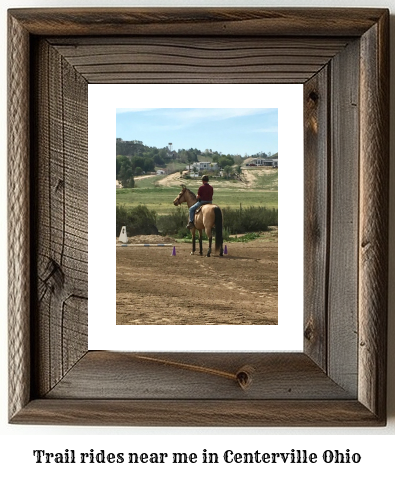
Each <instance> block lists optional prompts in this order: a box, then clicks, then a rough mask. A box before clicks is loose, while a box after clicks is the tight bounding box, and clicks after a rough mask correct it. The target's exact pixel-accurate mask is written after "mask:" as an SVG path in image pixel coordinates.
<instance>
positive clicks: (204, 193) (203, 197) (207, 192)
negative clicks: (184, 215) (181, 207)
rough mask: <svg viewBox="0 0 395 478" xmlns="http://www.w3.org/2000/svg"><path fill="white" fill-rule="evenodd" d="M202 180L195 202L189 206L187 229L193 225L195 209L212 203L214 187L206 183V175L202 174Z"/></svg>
mask: <svg viewBox="0 0 395 478" xmlns="http://www.w3.org/2000/svg"><path fill="white" fill-rule="evenodd" d="M202 182H203V184H202V185H201V186H200V188H199V190H198V193H197V196H196V201H197V202H196V203H195V204H194V205H193V206H191V207H190V208H189V223H188V225H187V228H188V229H192V228H193V227H194V224H193V220H194V218H195V211H196V209H197V208H198V207H200V206H202V205H203V204H212V202H213V194H214V189H213V187H212V186H210V184H209V183H208V176H207V175H204V176H203V177H202Z"/></svg>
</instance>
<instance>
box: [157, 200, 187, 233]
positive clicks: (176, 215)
mask: <svg viewBox="0 0 395 478" xmlns="http://www.w3.org/2000/svg"><path fill="white" fill-rule="evenodd" d="M187 223H188V210H187V209H185V208H181V207H178V208H177V209H175V211H174V212H172V213H171V214H167V215H165V216H159V218H158V221H157V224H158V229H159V230H160V231H161V233H162V234H164V235H166V236H167V235H178V236H179V237H185V236H187V235H188V229H186V225H187Z"/></svg>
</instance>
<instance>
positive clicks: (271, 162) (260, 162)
mask: <svg viewBox="0 0 395 478" xmlns="http://www.w3.org/2000/svg"><path fill="white" fill-rule="evenodd" d="M249 165H250V166H271V167H272V168H278V159H268V158H253V159H251V160H250V162H249Z"/></svg>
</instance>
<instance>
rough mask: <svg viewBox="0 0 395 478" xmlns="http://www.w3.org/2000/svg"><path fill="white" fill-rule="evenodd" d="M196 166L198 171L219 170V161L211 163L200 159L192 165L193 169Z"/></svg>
mask: <svg viewBox="0 0 395 478" xmlns="http://www.w3.org/2000/svg"><path fill="white" fill-rule="evenodd" d="M194 168H196V169H197V170H198V171H218V170H219V166H218V163H210V162H208V161H199V162H197V163H193V164H192V165H191V169H194Z"/></svg>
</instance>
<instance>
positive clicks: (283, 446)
mask: <svg viewBox="0 0 395 478" xmlns="http://www.w3.org/2000/svg"><path fill="white" fill-rule="evenodd" d="M186 3H187V2H184V1H181V0H173V1H171V0H167V1H159V0H158V1H156V2H155V1H147V2H144V1H138V0H134V1H128V2H126V1H104V0H91V1H85V2H77V1H68V2H67V1H64V2H62V1H61V0H53V1H45V0H41V1H40V0H38V1H28V0H20V1H17V0H3V2H2V4H1V7H0V9H1V17H0V35H1V37H0V45H1V47H0V70H1V72H0V73H1V75H0V95H1V96H0V103H1V110H0V115H1V116H0V225H1V227H0V285H1V287H0V380H1V383H0V435H1V437H2V438H1V441H0V443H1V448H0V472H1V475H2V476H4V477H7V476H15V475H17V476H19V473H25V474H27V473H29V474H31V476H38V474H40V476H54V474H55V473H56V475H57V476H69V475H70V474H71V473H74V474H76V476H83V474H86V473H94V474H95V476H107V474H109V473H111V474H116V476H117V477H123V476H125V477H126V476H128V477H129V476H150V475H151V474H152V475H153V474H156V475H159V474H160V475H164V476H168V475H169V476H170V475H171V476H178V475H179V476H185V475H187V476H201V475H202V473H205V474H207V475H209V476H213V475H214V473H215V474H216V475H218V474H225V473H226V474H227V475H229V474H230V475H231V476H233V475H236V474H238V475H240V472H241V473H246V472H247V473H249V475H250V476H264V475H265V474H266V473H269V474H270V475H271V476H273V474H277V473H278V474H280V473H284V472H285V473H289V472H291V473H292V476H303V477H306V476H316V475H317V474H320V475H321V476H332V475H333V474H334V473H337V474H338V475H340V476H345V475H346V473H347V474H349V473H358V472H359V473H362V475H363V476H364V475H365V474H366V475H368V474H369V475H370V476H371V475H372V474H373V473H377V472H378V471H380V470H386V474H389V475H390V474H391V473H393V469H394V463H393V459H392V456H393V454H394V453H393V450H394V445H395V439H394V434H395V390H394V388H395V383H394V372H395V352H394V345H393V344H394V343H395V340H394V339H395V327H394V319H395V317H394V316H395V302H394V293H393V292H392V293H391V291H393V290H394V272H395V263H394V250H392V251H391V252H390V258H389V261H390V294H389V295H390V299H389V300H390V302H389V381H388V412H389V420H388V426H387V427H385V428H379V429H377V428H373V429H367V428H360V429H349V428H346V429H342V428H333V429H332V428H328V429H325V428H320V429H304V428H294V429H289V428H282V429H261V428H258V429H256V428H251V429H245V428H243V429H199V428H194V429H179V428H161V429H149V428H100V427H98V428H82V427H67V428H58V427H27V426H10V425H8V424H7V290H6V281H7V260H6V256H7V237H6V227H5V225H6V223H7V210H6V199H7V195H6V162H7V149H6V148H7V131H6V95H7V80H6V71H7V69H6V62H7V59H6V44H7V25H6V13H7V9H8V8H17V7H60V6H62V7H66V6H67V7H83V6H84V7H85V6H87V7H100V6H102V7H107V6H111V7H117V6H119V7H121V6H145V7H151V6H152V7H159V6H185V5H186ZM188 6H194V7H203V6H218V7H227V6H233V7H258V6H260V7H264V6H276V7H279V6H292V7H315V6H316V7H385V8H389V9H390V11H391V13H392V15H394V14H395V0H387V1H385V0H383V1H376V0H370V1H368V0H360V1H351V0H349V1H348V2H347V3H345V2H344V1H341V0H332V1H331V0H313V1H308V0H306V1H305V2H293V1H290V0H288V1H284V0H283V1H282V2H280V3H275V2H271V3H269V2H265V1H262V0H261V1H259V0H256V1H249V2H242V1H241V0H239V1H237V0H233V1H232V0H227V1H218V0H217V1H216V2H210V1H204V0H195V1H194V2H188ZM391 34H392V40H391V52H392V53H391V61H392V67H391V75H392V79H393V81H394V79H395V75H394V65H395V61H394V60H395V59H394V52H395V49H394V42H395V22H394V17H391ZM394 114H395V105H394V95H393V92H392V95H391V121H392V124H394ZM394 160H395V158H394V138H391V167H392V169H391V178H390V182H391V191H392V192H391V204H390V214H391V224H390V244H392V245H393V244H394V232H395V231H394V229H395V220H394V200H395V192H394V191H395V189H394V185H395V181H394V179H395V177H394V168H393V166H394V162H395V161H394ZM10 239H11V240H12V238H10ZM66 448H67V449H74V450H76V451H77V452H85V451H86V452H88V451H89V450H90V449H91V448H93V449H95V451H100V450H101V449H104V450H105V451H106V452H107V453H108V452H113V453H122V452H123V453H127V452H131V451H138V452H144V451H145V452H148V453H149V452H154V451H157V452H159V451H167V452H168V453H169V455H170V454H171V453H172V452H187V453H193V452H195V453H197V455H198V456H199V457H200V455H201V452H202V450H203V449H207V450H208V451H209V452H217V453H218V454H219V455H222V453H223V452H224V451H225V450H226V449H232V450H234V451H239V452H254V451H255V450H260V451H261V452H263V451H269V452H286V451H290V450H291V449H292V448H294V449H306V450H308V452H309V453H313V452H315V453H317V455H319V460H318V461H319V463H317V464H310V465H303V464H300V465H297V464H289V465H280V464H276V465H262V464H260V465H250V464H248V465H241V464H238V465H237V464H224V463H223V462H222V460H221V463H220V464H217V465H213V464H211V465H208V464H200V460H199V463H197V464H189V465H172V464H171V463H170V462H169V463H168V464H165V465H155V466H154V465H148V464H147V465H139V466H136V465H126V464H122V465H116V464H112V465H110V464H108V465H104V464H100V465H99V464H97V465H91V464H85V465H83V464H75V465H66V464H64V465H62V464H51V465H47V464H45V465H44V464H42V465H39V464H35V463H34V461H35V460H34V458H33V450H34V449H45V450H46V451H49V452H61V451H64V450H65V449H66ZM327 449H330V450H336V449H337V450H339V451H345V450H346V449H350V450H351V453H355V452H358V453H360V455H361V456H362V460H361V463H360V464H358V465H356V464H348V465H334V464H325V463H323V461H322V460H321V455H322V452H323V451H325V450H327ZM285 467H286V468H285Z"/></svg>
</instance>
